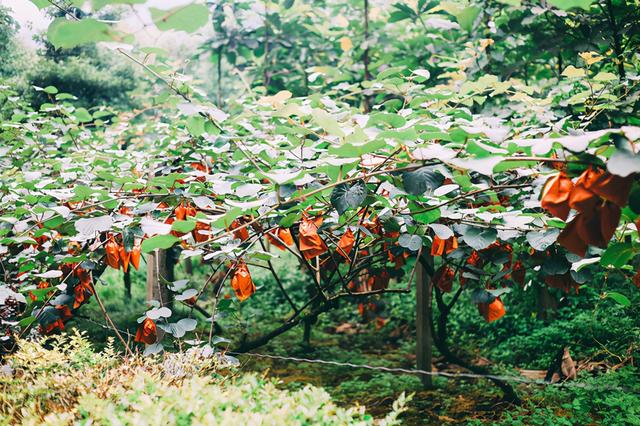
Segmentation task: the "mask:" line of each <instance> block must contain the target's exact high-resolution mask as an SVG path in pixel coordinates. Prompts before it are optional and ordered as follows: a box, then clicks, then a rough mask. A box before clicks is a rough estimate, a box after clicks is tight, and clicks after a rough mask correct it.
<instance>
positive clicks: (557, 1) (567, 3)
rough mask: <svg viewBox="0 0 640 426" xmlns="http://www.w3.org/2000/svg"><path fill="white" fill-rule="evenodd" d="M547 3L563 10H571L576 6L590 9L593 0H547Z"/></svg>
mask: <svg viewBox="0 0 640 426" xmlns="http://www.w3.org/2000/svg"><path fill="white" fill-rule="evenodd" d="M547 3H548V4H550V5H551V6H554V7H557V8H558V9H562V10H569V9H572V8H574V7H579V8H581V9H584V10H589V9H590V8H591V3H593V0H547Z"/></svg>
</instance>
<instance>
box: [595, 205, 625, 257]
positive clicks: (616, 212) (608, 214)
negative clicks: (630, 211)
mask: <svg viewBox="0 0 640 426" xmlns="http://www.w3.org/2000/svg"><path fill="white" fill-rule="evenodd" d="M621 213H622V210H621V209H620V207H619V206H618V205H616V204H614V203H613V202H608V201H607V202H605V203H604V204H603V205H601V206H600V207H599V209H598V215H599V216H600V232H601V233H602V239H603V241H604V246H603V247H602V248H605V247H606V246H607V245H608V244H609V241H611V237H613V234H614V233H615V232H616V228H617V227H618V224H619V223H620V215H621Z"/></svg>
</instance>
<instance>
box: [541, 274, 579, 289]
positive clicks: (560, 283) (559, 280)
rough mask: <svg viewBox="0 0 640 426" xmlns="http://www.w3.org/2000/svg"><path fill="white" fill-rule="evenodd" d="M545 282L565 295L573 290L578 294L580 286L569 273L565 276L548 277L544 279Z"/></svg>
mask: <svg viewBox="0 0 640 426" xmlns="http://www.w3.org/2000/svg"><path fill="white" fill-rule="evenodd" d="M544 282H545V283H546V284H547V285H548V286H549V287H551V288H558V289H560V290H562V291H564V292H565V293H569V291H570V290H571V289H572V288H573V289H575V291H576V293H578V287H579V286H578V284H577V283H576V282H575V281H574V280H573V278H572V277H571V274H570V273H569V272H567V273H565V274H564V275H547V276H546V277H545V278H544Z"/></svg>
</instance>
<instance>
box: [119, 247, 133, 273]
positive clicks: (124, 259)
mask: <svg viewBox="0 0 640 426" xmlns="http://www.w3.org/2000/svg"><path fill="white" fill-rule="evenodd" d="M118 254H119V255H120V262H121V263H122V270H123V271H124V272H127V270H128V269H129V261H130V259H131V253H130V252H129V253H127V251H126V250H125V248H124V245H121V246H120V249H119V253H118Z"/></svg>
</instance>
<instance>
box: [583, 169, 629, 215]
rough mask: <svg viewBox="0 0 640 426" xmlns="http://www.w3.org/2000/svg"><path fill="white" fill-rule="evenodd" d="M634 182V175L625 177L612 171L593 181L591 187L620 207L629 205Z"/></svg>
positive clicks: (596, 192)
mask: <svg viewBox="0 0 640 426" xmlns="http://www.w3.org/2000/svg"><path fill="white" fill-rule="evenodd" d="M632 183H633V177H632V176H627V177H624V178H623V177H620V176H616V175H613V174H611V173H604V174H602V175H600V176H599V177H598V178H597V179H596V180H595V181H594V182H593V184H592V185H591V187H590V188H589V189H590V190H591V191H593V192H594V193H595V194H597V195H599V196H600V197H602V198H604V199H605V200H609V201H611V202H612V203H614V204H616V205H617V206H618V207H624V206H626V205H627V200H628V199H629V193H630V192H631V184H632Z"/></svg>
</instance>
